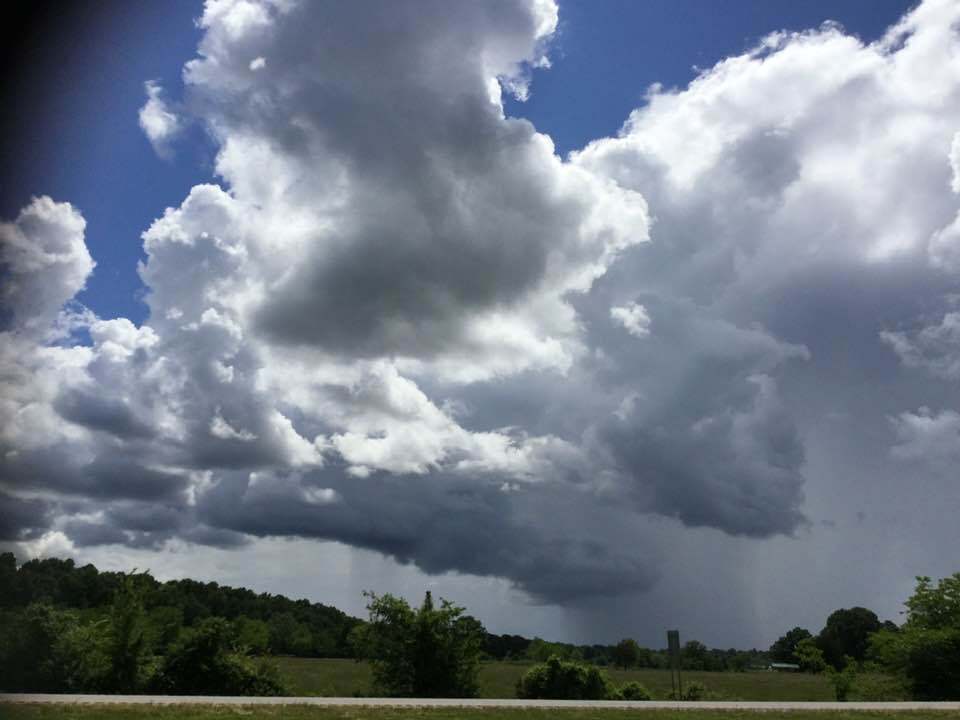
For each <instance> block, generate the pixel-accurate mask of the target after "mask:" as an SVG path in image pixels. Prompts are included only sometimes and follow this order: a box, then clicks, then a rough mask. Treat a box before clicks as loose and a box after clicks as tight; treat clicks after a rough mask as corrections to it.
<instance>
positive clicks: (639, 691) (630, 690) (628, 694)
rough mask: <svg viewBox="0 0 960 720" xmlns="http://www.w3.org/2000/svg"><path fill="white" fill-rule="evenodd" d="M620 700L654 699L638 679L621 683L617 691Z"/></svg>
mask: <svg viewBox="0 0 960 720" xmlns="http://www.w3.org/2000/svg"><path fill="white" fill-rule="evenodd" d="M617 695H618V696H619V699H620V700H652V699H653V697H652V696H651V695H650V691H649V690H647V689H646V688H645V687H644V686H643V685H641V684H640V683H638V682H637V681H636V680H632V681H631V682H628V683H627V684H625V685H621V686H620V689H619V690H618V691H617Z"/></svg>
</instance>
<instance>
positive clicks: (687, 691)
mask: <svg viewBox="0 0 960 720" xmlns="http://www.w3.org/2000/svg"><path fill="white" fill-rule="evenodd" d="M707 692H708V691H707V686H706V685H704V684H703V683H701V682H691V683H687V686H686V687H685V688H684V689H683V692H682V693H679V694H678V693H676V692H672V693H670V699H671V700H706V698H707Z"/></svg>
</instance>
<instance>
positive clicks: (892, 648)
mask: <svg viewBox="0 0 960 720" xmlns="http://www.w3.org/2000/svg"><path fill="white" fill-rule="evenodd" d="M906 606H907V622H906V623H904V625H903V627H902V628H900V629H899V630H896V631H894V630H892V629H888V628H885V629H883V630H880V631H879V632H877V633H875V634H874V635H873V636H872V637H871V638H870V648H869V655H870V657H871V658H872V659H874V660H876V661H878V662H879V663H880V664H881V665H882V666H884V667H885V668H887V669H888V670H891V671H893V672H896V673H898V674H900V675H901V676H902V677H903V678H904V679H905V680H906V682H907V683H908V684H909V686H910V689H911V693H912V695H913V697H914V698H915V699H917V700H949V699H956V698H960V573H955V574H954V575H952V576H951V577H947V578H943V579H942V580H940V581H939V582H938V583H937V584H936V585H935V586H934V585H933V584H932V583H931V580H930V578H929V577H922V576H921V577H918V578H917V587H916V590H915V591H914V594H913V595H912V596H911V597H910V599H908V600H907V602H906Z"/></svg>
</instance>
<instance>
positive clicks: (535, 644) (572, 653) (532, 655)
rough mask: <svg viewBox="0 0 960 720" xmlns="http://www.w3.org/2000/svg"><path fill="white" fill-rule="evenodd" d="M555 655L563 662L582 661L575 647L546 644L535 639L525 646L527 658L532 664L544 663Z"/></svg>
mask: <svg viewBox="0 0 960 720" xmlns="http://www.w3.org/2000/svg"><path fill="white" fill-rule="evenodd" d="M554 655H556V656H557V657H558V658H561V659H563V660H582V659H583V654H582V652H581V651H580V649H579V648H578V647H577V646H576V645H569V644H567V643H557V642H548V641H546V640H544V639H543V638H538V637H535V638H534V639H533V640H531V641H530V644H529V645H528V646H527V658H528V659H530V660H533V661H534V662H546V661H547V660H549V659H550V658H551V657H553V656H554Z"/></svg>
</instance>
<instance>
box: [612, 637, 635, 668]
mask: <svg viewBox="0 0 960 720" xmlns="http://www.w3.org/2000/svg"><path fill="white" fill-rule="evenodd" d="M611 659H612V660H613V664H614V665H616V666H617V667H621V668H632V667H634V666H635V665H637V663H638V662H639V660H640V646H639V645H637V641H636V640H634V639H633V638H624V639H623V640H621V641H620V642H618V643H617V644H616V645H614V647H613V653H612V658H611Z"/></svg>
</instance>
